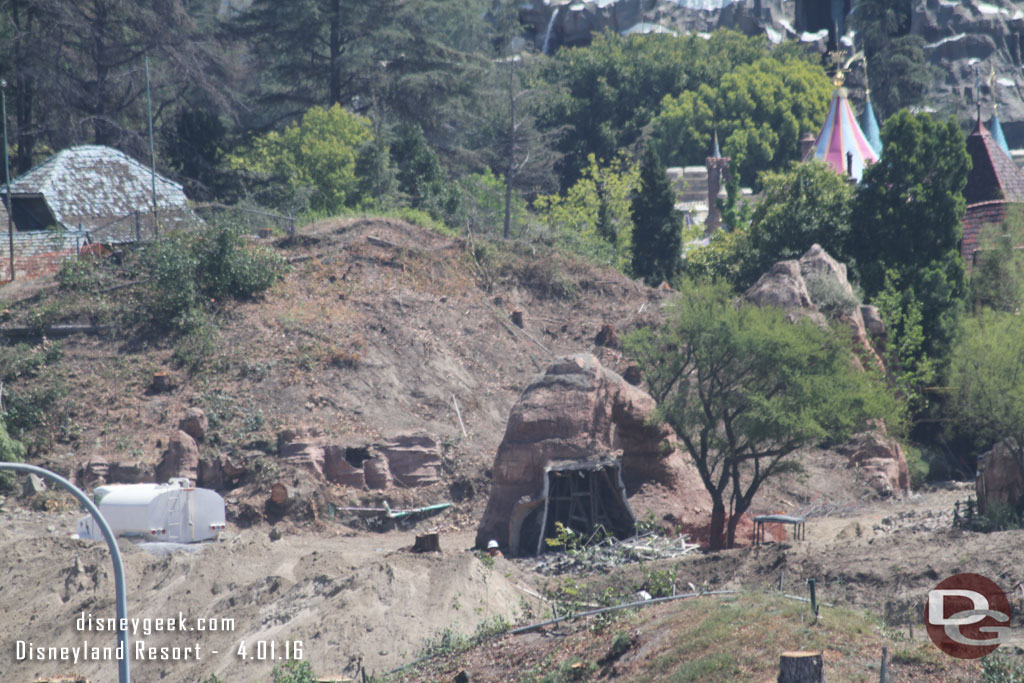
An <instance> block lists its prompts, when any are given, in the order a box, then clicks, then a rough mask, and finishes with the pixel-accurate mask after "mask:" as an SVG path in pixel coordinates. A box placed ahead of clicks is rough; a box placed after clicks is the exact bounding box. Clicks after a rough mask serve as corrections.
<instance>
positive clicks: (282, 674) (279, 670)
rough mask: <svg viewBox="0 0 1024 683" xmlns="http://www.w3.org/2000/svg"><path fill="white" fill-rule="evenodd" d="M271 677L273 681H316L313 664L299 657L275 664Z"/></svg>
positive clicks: (311, 682) (280, 682)
mask: <svg viewBox="0 0 1024 683" xmlns="http://www.w3.org/2000/svg"><path fill="white" fill-rule="evenodd" d="M271 677H272V680H273V683H316V674H314V673H313V665H312V664H310V663H309V662H306V661H302V660H299V659H291V660H289V661H287V662H285V663H284V664H275V665H274V670H273V672H271Z"/></svg>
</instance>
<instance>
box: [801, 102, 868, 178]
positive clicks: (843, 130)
mask: <svg viewBox="0 0 1024 683" xmlns="http://www.w3.org/2000/svg"><path fill="white" fill-rule="evenodd" d="M847 153H849V154H850V155H851V158H850V161H851V162H852V163H851V175H852V176H853V178H854V179H856V180H857V182H860V179H861V176H862V175H863V174H864V168H865V167H866V166H867V165H868V164H870V163H874V162H876V161H878V154H877V153H876V152H875V150H874V149H872V148H871V143H869V142H868V139H867V137H866V136H865V135H864V131H862V130H861V128H860V124H858V123H857V118H856V117H855V116H854V115H853V109H851V108H850V101H849V100H848V99H847V97H846V89H845V88H837V89H836V92H835V94H834V95H833V96H832V104H831V106H829V109H828V116H826V117H825V125H823V126H822V127H821V132H820V133H818V138H817V139H816V140H815V141H814V147H812V148H811V150H810V152H809V153H808V155H807V157H806V158H805V159H804V161H808V160H809V159H811V158H812V157H813V158H815V159H821V160H822V161H824V162H825V163H827V164H828V165H830V166H831V167H832V168H834V169H835V170H836V172H837V173H841V174H843V175H846V170H847V169H846V164H847V156H846V155H847Z"/></svg>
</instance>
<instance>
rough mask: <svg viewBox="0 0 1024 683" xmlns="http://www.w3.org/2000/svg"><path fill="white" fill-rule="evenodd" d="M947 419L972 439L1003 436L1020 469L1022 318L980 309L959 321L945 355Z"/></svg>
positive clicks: (1023, 451) (1023, 449) (1023, 443)
mask: <svg viewBox="0 0 1024 683" xmlns="http://www.w3.org/2000/svg"><path fill="white" fill-rule="evenodd" d="M949 386H950V396H951V400H950V402H949V404H948V419H949V420H950V421H951V422H952V423H953V424H954V425H955V426H959V427H961V428H963V429H966V430H969V431H970V432H971V433H972V435H973V436H974V439H975V442H976V443H985V444H989V445H991V444H993V443H995V442H996V441H999V440H1002V439H1006V440H1007V443H1008V445H1009V447H1010V449H1011V451H1012V452H1013V454H1014V458H1015V459H1016V461H1017V466H1018V467H1019V468H1021V472H1022V473H1024V320H1022V319H1021V317H1020V316H1018V315H1015V314H1013V313H1006V312H1003V311H993V310H991V309H985V310H982V311H981V312H980V313H979V314H977V315H975V316H971V317H968V318H967V319H966V320H965V321H964V325H963V329H962V332H961V334H960V336H959V338H958V340H957V343H956V345H955V347H954V350H953V353H952V354H951V356H950V368H949Z"/></svg>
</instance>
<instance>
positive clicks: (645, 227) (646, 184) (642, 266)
mask: <svg viewBox="0 0 1024 683" xmlns="http://www.w3.org/2000/svg"><path fill="white" fill-rule="evenodd" d="M674 207H675V194H674V193H673V192H672V186H671V185H670V184H669V182H668V177H666V175H665V167H664V166H662V164H661V159H660V158H659V157H658V152H657V151H656V150H655V149H654V146H653V145H647V147H645V148H644V154H643V157H642V159H641V161H640V186H639V187H638V188H637V189H636V190H634V191H633V197H632V207H631V210H632V214H633V275H635V276H637V277H642V278H643V279H644V281H645V282H647V284H649V285H652V286H653V285H658V284H660V283H661V282H663V281H670V280H672V278H673V277H675V276H676V275H677V274H678V273H679V269H680V266H681V263H680V256H681V254H682V248H683V233H682V223H681V221H680V220H679V216H678V215H677V214H676V213H675V208H674Z"/></svg>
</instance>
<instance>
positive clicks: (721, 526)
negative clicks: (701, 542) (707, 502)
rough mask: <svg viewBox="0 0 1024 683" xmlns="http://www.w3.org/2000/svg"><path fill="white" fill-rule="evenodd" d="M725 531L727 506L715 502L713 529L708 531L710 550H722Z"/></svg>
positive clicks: (712, 520)
mask: <svg viewBox="0 0 1024 683" xmlns="http://www.w3.org/2000/svg"><path fill="white" fill-rule="evenodd" d="M723 531H725V505H723V504H722V502H721V501H714V502H713V503H712V506H711V527H710V528H709V530H708V549H709V550H721V549H722V532H723Z"/></svg>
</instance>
